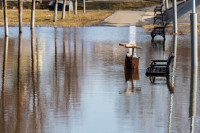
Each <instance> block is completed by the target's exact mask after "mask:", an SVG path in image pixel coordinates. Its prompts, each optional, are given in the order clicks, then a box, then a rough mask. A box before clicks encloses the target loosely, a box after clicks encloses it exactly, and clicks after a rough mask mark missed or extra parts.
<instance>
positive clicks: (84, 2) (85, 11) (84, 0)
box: [83, 0, 86, 13]
mask: <svg viewBox="0 0 200 133" xmlns="http://www.w3.org/2000/svg"><path fill="white" fill-rule="evenodd" d="M85 12H86V11H85V0H83V13H85Z"/></svg>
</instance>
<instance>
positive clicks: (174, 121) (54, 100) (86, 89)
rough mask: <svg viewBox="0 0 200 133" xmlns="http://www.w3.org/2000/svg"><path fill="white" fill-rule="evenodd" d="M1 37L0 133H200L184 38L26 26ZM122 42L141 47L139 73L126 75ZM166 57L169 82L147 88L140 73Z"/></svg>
mask: <svg viewBox="0 0 200 133" xmlns="http://www.w3.org/2000/svg"><path fill="white" fill-rule="evenodd" d="M132 29H134V30H132ZM0 31H1V33H0V75H1V78H0V92H1V93H0V132H1V133H166V132H172V133H176V132H178V133H183V132H194V133H197V132H200V126H199V125H200V104H199V101H200V95H199V93H200V91H199V90H198V87H197V86H198V81H199V77H197V71H198V72H199V69H198V68H197V69H198V70H197V69H191V67H190V62H191V59H190V36H167V38H166V41H165V44H163V41H161V40H162V38H161V37H156V38H155V42H153V43H151V36H150V35H149V33H146V32H145V31H143V30H142V28H138V27H137V28H136V27H135V28H130V27H77V28H61V27H57V28H54V27H36V28H35V31H34V32H32V33H31V31H30V30H29V27H24V28H23V33H22V34H21V35H19V34H18V27H11V28H9V38H4V33H3V28H0ZM132 35H134V36H132ZM120 42H135V43H136V44H137V45H138V46H141V47H142V49H140V50H137V53H136V54H137V56H139V57H140V67H139V72H138V73H131V72H130V71H126V72H125V71H124V61H125V53H126V51H127V49H125V48H124V47H122V46H119V43H120ZM170 51H174V52H175V58H174V60H173V62H172V65H171V73H170V76H169V78H165V77H156V78H155V82H154V83H151V81H150V80H149V77H146V76H145V71H146V68H147V67H148V66H149V64H150V63H151V60H152V59H167V57H168V55H169V53H170ZM192 70H194V71H192ZM125 75H126V76H125ZM127 75H128V76H127ZM132 80H133V82H132ZM196 84H197V86H196ZM132 86H133V88H132Z"/></svg>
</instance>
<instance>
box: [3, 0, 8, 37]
mask: <svg viewBox="0 0 200 133" xmlns="http://www.w3.org/2000/svg"><path fill="white" fill-rule="evenodd" d="M3 9H4V11H3V14H4V29H5V36H8V17H7V16H8V15H7V0H3Z"/></svg>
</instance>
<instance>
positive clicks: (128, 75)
mask: <svg viewBox="0 0 200 133" xmlns="http://www.w3.org/2000/svg"><path fill="white" fill-rule="evenodd" d="M124 71H125V82H126V88H125V90H124V92H125V93H127V94H128V93H135V92H136V91H141V88H140V87H134V84H135V85H136V82H137V80H140V72H139V69H138V70H131V69H125V70H124ZM129 82H130V83H131V89H130V88H129Z"/></svg>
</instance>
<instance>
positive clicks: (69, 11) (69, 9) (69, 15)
mask: <svg viewBox="0 0 200 133" xmlns="http://www.w3.org/2000/svg"><path fill="white" fill-rule="evenodd" d="M70 11H71V8H70V0H69V17H70Z"/></svg>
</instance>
